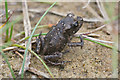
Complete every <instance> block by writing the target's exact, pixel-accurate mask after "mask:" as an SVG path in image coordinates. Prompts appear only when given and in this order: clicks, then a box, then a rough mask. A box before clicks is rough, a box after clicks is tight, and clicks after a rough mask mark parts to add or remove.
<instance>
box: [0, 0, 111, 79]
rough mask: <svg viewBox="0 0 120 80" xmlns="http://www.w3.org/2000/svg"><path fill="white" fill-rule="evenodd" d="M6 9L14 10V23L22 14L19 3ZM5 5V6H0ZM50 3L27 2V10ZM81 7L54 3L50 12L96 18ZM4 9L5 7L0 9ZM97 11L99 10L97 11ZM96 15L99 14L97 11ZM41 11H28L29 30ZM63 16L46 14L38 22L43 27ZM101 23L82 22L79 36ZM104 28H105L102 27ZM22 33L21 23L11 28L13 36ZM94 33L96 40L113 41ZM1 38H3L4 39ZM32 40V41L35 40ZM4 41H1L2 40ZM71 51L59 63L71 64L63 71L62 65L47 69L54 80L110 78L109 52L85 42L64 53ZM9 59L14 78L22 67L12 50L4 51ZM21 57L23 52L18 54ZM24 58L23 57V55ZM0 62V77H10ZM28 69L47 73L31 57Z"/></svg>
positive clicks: (17, 56) (106, 35) (43, 29)
mask: <svg viewBox="0 0 120 80" xmlns="http://www.w3.org/2000/svg"><path fill="white" fill-rule="evenodd" d="M8 5H9V6H8V8H9V9H10V10H14V11H15V13H14V14H13V16H12V17H11V19H10V21H12V20H14V19H15V18H16V17H17V16H19V15H22V12H21V10H22V6H21V5H22V4H21V3H20V2H19V3H17V2H14V3H8ZM90 5H91V6H92V7H94V9H95V10H98V8H97V7H96V4H95V3H91V4H90ZM2 6H4V4H2ZM49 6H50V4H47V3H39V2H32V3H30V2H28V8H29V9H35V10H38V11H39V10H40V11H42V10H47V8H48V7H49ZM83 6H84V5H83V4H82V3H80V2H76V3H68V2H66V3H60V2H59V3H57V5H55V6H54V7H53V8H52V9H51V10H50V11H55V12H58V13H62V14H65V15H66V14H67V13H69V12H72V13H74V14H75V15H76V16H82V17H84V18H95V16H94V14H91V13H90V12H89V11H88V10H87V9H83V8H82V7H83ZM3 9H4V7H3ZM98 11H99V10H98ZM98 13H99V12H98ZM42 14H43V12H41V13H36V12H29V15H30V21H31V25H32V27H34V26H35V24H36V23H37V22H38V20H39V19H40V17H41V16H42ZM60 19H62V17H60V16H57V15H55V14H50V13H48V14H47V15H46V16H45V17H44V18H43V20H42V22H41V23H40V25H46V24H56V23H57V22H58V21H59V20H60ZM101 25H102V23H84V25H83V26H82V28H81V29H80V30H79V31H78V33H83V32H89V31H92V30H94V29H95V28H97V27H99V26H101ZM90 27H92V28H90ZM104 29H106V28H104ZM49 30H50V29H49V28H41V29H37V30H36V31H35V33H37V34H39V32H40V31H42V32H43V33H44V32H45V33H46V32H48V31H49ZM21 31H24V25H23V22H22V20H21V21H20V22H19V23H17V24H15V25H14V33H13V36H15V35H16V34H17V33H19V32H21ZM95 34H98V35H100V36H99V37H98V39H101V40H106V41H112V36H111V35H108V34H106V33H105V32H104V31H103V30H101V31H98V32H96V33H95ZM22 37H23V36H20V37H18V38H17V39H16V40H20V39H21V38H22ZM3 39H4V37H3ZM34 39H35V38H34ZM3 41H4V40H3ZM72 41H73V42H79V41H80V40H79V38H73V40H72ZM66 49H67V50H70V52H69V53H67V54H65V55H64V56H63V58H61V59H60V60H62V61H71V62H70V63H66V64H65V66H64V68H62V67H61V66H49V68H50V70H51V72H52V73H53V75H54V77H56V78H110V77H111V76H112V66H111V62H112V61H111V55H112V49H109V48H107V47H104V46H101V45H99V44H96V43H93V42H90V41H87V40H84V46H83V48H82V49H81V47H68V46H66V48H65V49H64V50H66ZM5 54H6V55H7V57H8V60H9V62H10V64H11V67H12V69H13V70H14V72H15V74H16V76H17V75H18V72H19V70H20V68H21V66H22V59H21V57H20V56H19V55H17V54H15V53H14V52H13V51H12V50H11V51H9V52H8V51H7V52H5ZM21 54H22V53H21ZM22 55H23V54H22ZM0 60H1V69H0V78H3V77H4V78H7V77H11V75H10V70H9V68H8V65H7V64H6V62H5V60H4V59H3V58H2V55H0ZM30 66H31V67H34V68H35V69H37V70H38V71H42V72H44V73H48V72H47V71H46V69H45V68H44V66H43V65H42V63H41V62H40V61H39V60H38V59H37V58H36V57H35V56H33V55H32V58H31V64H30ZM33 76H36V75H35V74H33V73H30V72H26V73H25V77H27V78H32V77H33Z"/></svg>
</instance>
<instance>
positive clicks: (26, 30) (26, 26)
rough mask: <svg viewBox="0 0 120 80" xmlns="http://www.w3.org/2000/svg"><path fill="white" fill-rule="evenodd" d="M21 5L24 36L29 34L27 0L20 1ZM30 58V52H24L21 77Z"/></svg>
mask: <svg viewBox="0 0 120 80" xmlns="http://www.w3.org/2000/svg"><path fill="white" fill-rule="evenodd" d="M22 6H23V15H24V29H25V37H27V36H30V35H31V24H30V20H29V14H28V6H27V1H26V0H23V3H22ZM25 43H26V44H25V46H26V45H27V43H28V41H26V42H25ZM29 48H30V49H31V43H30V44H29ZM30 59H31V53H29V52H28V53H26V56H24V59H23V62H24V60H25V65H24V64H23V65H22V67H21V69H20V71H19V74H22V75H21V77H23V76H24V72H25V71H26V70H28V69H29V65H30Z"/></svg>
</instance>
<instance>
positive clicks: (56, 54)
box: [44, 52, 70, 65]
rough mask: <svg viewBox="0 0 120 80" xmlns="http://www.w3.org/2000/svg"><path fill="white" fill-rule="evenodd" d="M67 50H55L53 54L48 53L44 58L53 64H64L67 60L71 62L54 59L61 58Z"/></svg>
mask: <svg viewBox="0 0 120 80" xmlns="http://www.w3.org/2000/svg"><path fill="white" fill-rule="evenodd" d="M65 53H66V52H63V53H62V52H55V53H54V54H53V55H46V56H45V57H44V60H45V61H46V62H47V63H49V64H52V65H64V63H66V62H70V61H61V62H58V61H57V62H53V60H57V59H58V58H61V57H62V55H63V54H65Z"/></svg>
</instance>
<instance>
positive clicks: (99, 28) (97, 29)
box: [81, 25, 106, 35]
mask: <svg viewBox="0 0 120 80" xmlns="http://www.w3.org/2000/svg"><path fill="white" fill-rule="evenodd" d="M105 26H106V25H102V26H100V27H98V28H96V29H95V30H93V31H91V32H86V33H81V34H82V35H88V34H91V33H94V32H97V31H99V30H101V29H102V28H104V27H105Z"/></svg>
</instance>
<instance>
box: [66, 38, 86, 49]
mask: <svg viewBox="0 0 120 80" xmlns="http://www.w3.org/2000/svg"><path fill="white" fill-rule="evenodd" d="M67 45H68V46H71V47H75V46H81V48H82V47H83V45H84V41H83V39H82V37H81V36H80V42H70V43H67Z"/></svg>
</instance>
